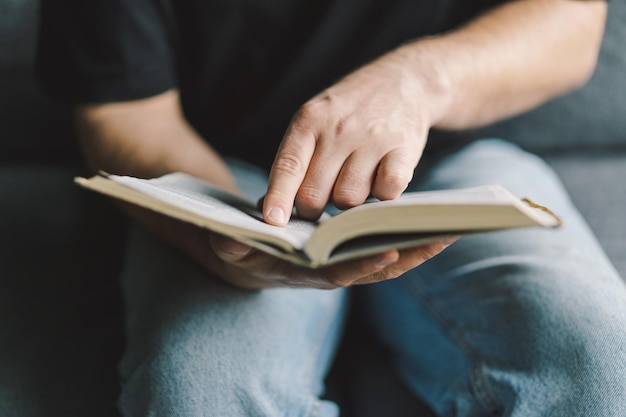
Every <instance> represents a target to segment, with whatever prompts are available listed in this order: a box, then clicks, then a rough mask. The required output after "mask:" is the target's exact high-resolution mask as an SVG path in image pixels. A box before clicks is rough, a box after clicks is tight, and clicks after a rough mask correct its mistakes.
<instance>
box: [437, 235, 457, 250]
mask: <svg viewBox="0 0 626 417" xmlns="http://www.w3.org/2000/svg"><path fill="white" fill-rule="evenodd" d="M460 238H461V237H460V236H454V237H450V238H447V239H444V240H443V241H442V242H441V244H442V245H443V248H444V249H445V248H447V247H448V246H450V245H452V244H453V243H454V242H456V241H457V240H459V239H460Z"/></svg>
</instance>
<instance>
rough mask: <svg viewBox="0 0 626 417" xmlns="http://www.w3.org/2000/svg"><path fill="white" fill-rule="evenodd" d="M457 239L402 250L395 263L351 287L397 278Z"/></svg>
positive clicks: (450, 238)
mask: <svg viewBox="0 0 626 417" xmlns="http://www.w3.org/2000/svg"><path fill="white" fill-rule="evenodd" d="M458 239H459V237H458V236H455V237H449V238H445V239H442V240H439V241H436V242H432V243H429V244H427V245H423V246H419V247H417V248H410V249H403V250H401V251H400V255H399V258H398V261H397V262H394V263H391V264H389V265H388V266H386V267H385V268H383V269H381V270H380V271H376V272H374V273H372V274H370V275H369V276H366V277H363V278H361V279H359V280H358V281H355V282H354V283H353V285H362V284H373V283H376V282H380V281H384V280H389V279H394V278H397V277H399V276H400V275H402V274H404V273H405V272H407V271H410V270H411V269H413V268H416V267H418V266H419V265H421V264H423V263H424V262H426V261H428V260H429V259H431V258H433V257H435V256H437V255H438V254H440V253H441V252H443V251H444V250H445V249H446V248H447V247H449V246H450V245H452V244H453V243H454V242H456V241H457V240H458Z"/></svg>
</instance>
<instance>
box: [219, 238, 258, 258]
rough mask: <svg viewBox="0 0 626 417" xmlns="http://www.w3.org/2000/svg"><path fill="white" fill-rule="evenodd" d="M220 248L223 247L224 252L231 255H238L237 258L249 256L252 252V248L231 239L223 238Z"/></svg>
mask: <svg viewBox="0 0 626 417" xmlns="http://www.w3.org/2000/svg"><path fill="white" fill-rule="evenodd" d="M220 246H221V247H222V250H223V251H224V252H226V253H228V254H230V255H236V256H244V255H247V254H248V252H250V250H251V248H250V246H248V245H245V244H243V243H239V242H237V241H236V240H232V239H229V238H221V239H220Z"/></svg>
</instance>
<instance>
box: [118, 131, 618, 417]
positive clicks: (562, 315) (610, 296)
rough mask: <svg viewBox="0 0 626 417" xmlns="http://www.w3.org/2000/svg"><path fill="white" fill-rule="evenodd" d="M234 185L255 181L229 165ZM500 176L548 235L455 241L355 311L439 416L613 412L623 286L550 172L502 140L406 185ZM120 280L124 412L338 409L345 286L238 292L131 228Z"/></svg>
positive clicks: (374, 291) (257, 185)
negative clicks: (332, 370)
mask: <svg viewBox="0 0 626 417" xmlns="http://www.w3.org/2000/svg"><path fill="white" fill-rule="evenodd" d="M233 169H234V170H235V172H236V174H237V176H238V178H239V180H240V183H241V185H242V188H243V189H244V190H245V191H246V192H248V193H249V194H250V195H251V196H253V197H257V196H259V195H260V194H262V193H263V192H264V184H265V183H264V177H263V175H262V174H260V173H258V172H256V171H255V170H253V169H250V168H249V167H246V166H244V165H241V164H233ZM494 182H499V183H501V184H503V185H505V186H506V187H507V188H508V189H510V190H511V191H513V192H514V193H516V194H518V195H519V196H520V197H522V196H523V197H529V198H531V199H533V200H535V201H537V202H540V203H542V204H546V205H548V206H549V207H550V208H552V209H553V210H554V211H555V212H557V213H558V214H560V215H561V216H562V217H563V218H564V220H565V225H564V226H563V227H562V228H561V229H559V230H539V229H527V230H515V231H504V232H496V233H489V234H482V235H476V236H467V237H464V238H462V239H461V240H460V241H459V242H457V243H455V244H454V245H452V246H451V247H450V248H448V249H447V250H446V251H445V252H444V253H442V254H440V255H438V256H437V257H435V258H433V259H431V260H430V261H428V262H426V263H425V264H423V265H422V266H420V267H418V268H415V269H414V270H412V271H410V272H408V273H406V274H405V275H404V276H402V277H400V278H398V279H396V280H392V281H387V282H384V283H380V284H376V285H371V286H365V287H361V288H360V291H362V295H363V297H364V298H365V301H366V305H367V307H368V308H367V311H366V312H363V313H362V314H365V315H366V319H367V321H368V322H369V323H371V324H372V326H373V327H374V329H375V330H376V332H377V334H378V335H380V338H381V340H382V341H383V342H384V343H385V344H386V345H387V346H388V347H389V348H390V349H391V350H392V352H393V353H394V355H393V358H394V365H395V369H396V370H397V372H398V373H399V374H400V375H401V377H402V378H403V379H404V381H405V382H406V384H407V385H408V386H409V387H410V388H411V390H412V391H413V392H414V393H415V394H416V395H419V396H420V397H421V398H423V399H424V400H425V401H427V402H428V404H429V405H430V406H431V407H432V408H433V410H435V411H436V412H437V413H438V414H439V415H441V416H459V417H461V416H462V417H470V416H472V417H473V416H512V417H533V416H537V417H539V416H542V417H543V416H553V417H578V416H580V417H582V416H585V417H596V416H602V417H624V416H626V286H625V285H624V283H623V281H622V280H621V279H620V277H619V276H618V274H617V272H616V271H615V270H614V268H613V267H612V266H611V264H610V262H609V261H608V260H607V258H606V256H605V255H604V254H603V252H602V250H601V249H600V247H599V245H598V243H597V242H596V240H595V238H594V237H593V235H592V233H591V232H590V231H589V229H588V227H587V226H586V225H585V223H584V221H583V219H582V218H581V217H580V215H579V214H578V213H577V211H576V210H575V208H574V207H573V206H572V203H571V202H570V200H569V199H568V197H567V195H566V193H565V192H564V190H563V187H562V185H561V184H560V182H559V181H558V179H557V178H556V177H555V175H554V174H553V173H552V171H551V170H550V169H549V168H548V167H547V166H546V165H545V164H544V163H543V162H542V161H541V160H540V159H538V158H536V157H535V156H532V155H530V154H528V153H525V152H523V151H522V150H520V149H519V148H517V147H515V146H513V145H510V144H507V143H506V142H503V141H499V140H483V141H478V142H475V143H473V144H471V145H469V146H467V147H466V148H464V149H462V150H460V151H459V152H457V153H455V154H454V155H451V156H449V157H447V158H445V159H444V160H442V161H440V162H439V163H438V164H437V165H435V166H434V167H433V168H432V169H430V171H429V173H428V175H427V176H425V177H424V178H421V179H420V181H418V182H416V183H415V184H413V185H412V186H411V187H412V189H436V188H452V187H465V186H473V185H479V184H485V183H494ZM128 251H129V253H128V262H127V266H126V270H125V274H124V281H123V282H124V290H125V296H126V305H127V329H126V331H127V338H128V343H127V349H126V352H125V354H124V357H123V360H122V362H121V364H120V370H121V374H122V378H123V382H124V388H123V392H122V395H121V398H120V401H119V405H120V409H121V410H122V412H123V414H124V416H126V417H130V416H133V417H134V416H168V417H174V416H220V417H225V416H227V417H238V416H255V417H256V416H259V417H262V416H268V417H269V416H272V417H274V416H281V417H282V416H324V417H331V416H338V415H339V410H338V409H337V407H336V405H334V404H333V403H330V402H328V401H322V400H320V399H319V396H320V395H321V394H322V393H323V388H324V387H323V378H324V376H325V374H326V372H327V370H328V368H329V366H330V363H331V361H332V358H333V353H334V350H335V348H336V345H337V342H338V338H339V336H340V334H341V326H342V322H343V319H344V315H345V310H346V291H343V290H336V291H322V290H303V289H272V290H264V291H261V292H255V293H250V292H245V291H240V290H237V289H234V288H231V287H229V286H227V285H224V284H222V283H221V282H219V280H217V279H214V278H212V277H210V276H207V274H206V273H204V272H202V271H201V270H199V269H198V268H196V267H195V266H194V265H192V264H191V263H190V262H188V261H187V260H186V259H183V258H182V257H180V256H179V255H178V254H176V253H174V252H172V251H171V250H169V249H168V248H167V247H165V246H163V245H162V244H160V243H158V242H156V241H154V240H153V239H151V238H150V237H148V236H146V235H144V234H143V233H142V232H139V231H136V232H135V233H134V235H133V237H132V239H131V242H130V245H129V249H128Z"/></svg>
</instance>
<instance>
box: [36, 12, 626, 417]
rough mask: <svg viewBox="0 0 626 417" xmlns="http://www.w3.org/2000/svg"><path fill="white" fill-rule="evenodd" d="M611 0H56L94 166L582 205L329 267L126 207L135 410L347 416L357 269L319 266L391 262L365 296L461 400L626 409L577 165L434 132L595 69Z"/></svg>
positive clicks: (67, 76)
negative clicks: (344, 402)
mask: <svg viewBox="0 0 626 417" xmlns="http://www.w3.org/2000/svg"><path fill="white" fill-rule="evenodd" d="M457 3H458V4H457ZM605 15H606V4H605V3H604V2H602V1H599V0H598V1H574V0H571V1H567V0H524V1H513V2H497V1H491V2H490V1H484V2H475V3H473V4H472V5H469V6H468V5H465V4H463V2H454V1H442V2H437V3H434V2H426V1H421V2H420V1H408V0H395V1H386V2H381V1H374V0H369V1H366V0H363V1H356V0H334V1H330V0H328V1H316V2H314V1H304V0H303V1H299V2H294V1H282V2H280V1H268V0H241V1H238V2H235V1H233V2H225V1H224V2H222V1H217V0H216V1H207V2H191V1H188V2H169V1H166V0H160V1H157V0H153V1H149V0H136V1H133V2H124V1H121V0H115V1H113V0H107V1H104V0H102V1H92V2H80V1H74V0H64V1H57V2H55V3H54V4H52V3H51V2H44V4H43V19H42V34H41V54H40V74H41V77H42V80H43V82H44V85H45V86H46V87H47V89H48V90H49V91H50V92H51V93H53V94H55V95H57V96H59V97H64V98H66V99H69V100H71V101H72V102H74V103H76V120H77V129H78V133H79V137H80V139H81V144H82V147H83V150H84V154H85V158H86V160H87V162H88V164H89V166H90V167H91V168H93V169H104V170H106V171H109V172H113V173H123V174H132V175H136V176H147V177H151V176H157V175H160V174H164V173H167V172H172V171H185V172H188V173H190V174H193V175H195V176H197V177H199V178H203V179H205V180H206V181H208V182H211V183H213V184H215V185H217V186H220V187H222V188H225V189H227V190H230V191H232V192H236V193H244V194H247V195H248V196H250V197H253V198H260V197H264V199H263V214H264V217H265V219H266V221H267V222H268V223H271V224H275V225H279V226H280V225H284V224H285V222H286V221H287V220H288V218H289V216H290V214H291V212H292V209H293V208H294V207H295V209H296V210H297V212H298V213H299V214H300V215H302V216H304V217H308V218H316V217H318V216H319V215H320V213H321V211H322V210H323V208H324V207H325V206H326V205H327V203H328V202H332V203H333V204H335V205H336V206H337V207H338V208H347V207H352V206H355V205H358V204H361V203H362V202H363V201H364V200H365V199H366V198H367V197H368V195H370V194H371V195H373V196H374V197H377V198H380V199H393V198H396V197H397V196H398V195H400V193H402V192H403V191H404V190H405V189H406V188H407V187H410V188H411V189H429V188H444V187H461V186H470V185H478V184H483V183H493V182H501V183H503V184H504V185H505V186H507V188H509V189H511V190H513V191H514V192H515V193H518V194H520V195H521V194H524V195H528V196H531V197H533V198H534V199H536V200H537V201H541V202H545V204H547V205H549V206H550V207H552V208H554V209H555V210H556V211H557V212H559V213H560V214H561V215H562V216H563V217H565V218H566V226H565V227H564V228H563V229H562V230H559V231H557V232H553V231H536V230H533V231H510V232H503V233H497V234H496V233H494V234H490V235H484V236H477V237H471V238H469V237H468V238H463V239H461V241H460V242H458V243H455V244H454V245H453V246H452V247H450V248H449V249H447V250H445V251H444V252H443V253H441V254H440V255H438V256H435V255H437V254H438V253H439V252H441V251H442V250H443V249H444V248H446V247H447V246H448V245H449V244H450V243H452V242H451V241H443V242H436V243H433V244H431V245H428V246H425V247H421V248H416V249H411V250H402V251H398V250H391V251H388V252H386V253H383V254H380V255H377V256H372V257H368V258H365V259H361V260H357V261H350V262H347V263H344V264H340V265H336V266H332V267H328V268H325V269H321V270H309V269H305V268H301V267H295V266H292V265H288V264H285V263H283V262H281V261H278V260H276V259H274V258H272V257H271V256H269V255H265V254H263V253H260V252H258V251H255V250H253V249H251V248H249V247H247V246H245V245H243V244H241V243H238V242H236V241H233V240H230V239H227V238H225V237H221V236H217V235H215V234H209V233H206V232H203V231H200V230H197V229H195V228H193V227H191V226H187V225H182V224H179V223H176V222H174V221H171V220H166V219H163V218H160V217H158V216H157V215H154V214H152V213H147V212H144V211H138V210H135V209H131V208H126V210H127V211H128V213H129V215H130V216H132V217H133V218H134V219H135V220H136V221H137V222H138V223H139V224H140V225H142V226H143V228H144V229H146V230H148V231H149V232H150V233H149V234H146V233H144V232H142V231H140V230H137V231H135V232H134V234H133V236H132V237H131V242H130V243H129V249H128V257H127V265H126V268H125V272H124V276H123V283H124V290H125V296H126V306H127V329H126V330H127V336H128V345H127V349H126V352H125V355H124V358H123V360H122V363H121V365H120V369H121V374H122V378H123V382H124V388H123V390H122V394H121V397H120V410H121V411H122V413H123V414H124V415H125V416H139V415H154V416H194V415H206V416H209V415H215V416H240V415H241V416H244V415H247V416H279V415H280V416H282V415H285V416H287V415H303V416H304V415H307V416H308V415H323V416H336V415H338V410H337V408H336V406H335V405H334V404H332V403H329V402H326V401H321V400H320V399H319V396H320V395H321V393H322V392H323V378H324V375H325V373H326V371H327V369H328V366H329V363H330V361H331V359H332V355H333V351H334V348H335V345H336V342H337V339H338V337H339V334H340V330H341V324H342V318H343V316H344V314H345V304H346V291H345V290H343V289H338V290H335V291H319V290H318V289H319V288H322V289H336V288H340V287H348V286H351V285H355V284H374V283H378V282H380V284H376V285H369V286H367V287H366V289H365V293H366V294H365V297H366V299H367V306H368V311H367V315H368V319H369V320H370V321H371V323H372V325H373V326H374V327H375V328H376V329H377V331H378V333H379V334H380V337H381V339H382V340H383V341H384V342H385V343H386V344H387V345H388V346H389V347H390V348H391V349H392V350H393V352H394V353H395V356H394V357H395V359H396V362H397V363H396V365H397V369H398V372H399V373H400V374H401V376H402V377H403V379H404V380H405V382H406V383H407V384H408V386H409V387H410V388H411V389H412V390H413V391H414V392H415V393H416V395H420V396H421V397H422V398H424V399H425V400H426V401H427V402H428V403H429V404H430V406H431V407H432V408H433V409H434V410H435V411H436V412H438V413H439V414H440V415H442V416H487V415H510V416H533V415H536V416H546V415H550V416H568V417H569V416H623V415H624V413H625V412H626V400H624V398H626V396H624V394H625V393H626V383H625V380H626V378H625V376H626V375H625V370H624V366H623V363H626V362H625V361H624V359H626V357H625V355H626V353H624V352H626V349H625V348H626V346H625V345H626V341H625V338H624V337H623V336H622V335H621V333H623V332H622V330H621V329H623V328H624V325H625V324H626V317H625V313H624V312H625V311H626V291H625V289H624V286H623V284H622V282H621V281H620V279H619V277H618V276H617V274H616V273H615V271H614V270H613V269H612V267H611V266H610V264H609V263H608V261H607V260H606V257H605V256H604V255H603V254H602V252H601V250H600V249H599V247H598V246H597V244H596V243H595V240H594V239H593V238H592V237H591V236H590V233H589V231H588V229H587V228H586V226H585V225H584V222H583V221H582V219H580V216H579V215H578V214H577V213H576V211H575V209H574V208H573V207H572V205H571V203H570V202H569V200H568V198H567V196H566V195H565V193H564V192H563V189H562V186H561V185H560V183H559V182H558V180H557V179H556V178H555V177H554V175H553V174H552V172H551V171H550V170H549V169H548V168H547V167H546V166H545V165H544V164H543V163H542V162H541V161H539V160H538V159H536V158H535V157H533V156H532V155H529V154H527V153H525V152H523V151H521V150H520V149H518V148H517V147H514V146H513V145H510V144H507V143H506V142H503V141H500V140H479V141H475V142H473V143H471V144H466V146H463V147H460V145H461V144H456V143H451V142H449V141H446V140H445V139H441V141H440V142H439V143H438V142H437V139H436V136H434V135H432V137H431V139H430V141H429V142H428V144H427V137H428V135H429V131H431V129H444V130H445V129H467V128H471V127H476V126H480V125H484V124H488V123H491V122H494V121H496V120H499V119H502V118H505V117H508V116H511V115H514V114H517V113H520V112H523V111H526V110H528V109H531V108H533V107H535V106H537V105H538V104H540V103H543V102H545V101H546V100H548V99H550V98H552V97H554V96H556V95H559V94H563V93H565V92H566V91H569V90H571V89H573V88H576V87H578V86H580V85H582V84H583V83H584V82H585V81H586V80H587V79H588V78H589V77H590V75H591V74H592V72H593V69H594V66H595V61H596V58H597V53H598V49H599V45H600V41H601V37H602V32H603V27H604V19H605ZM283 133H284V134H283ZM281 138H282V141H280V139H281ZM435 154H437V155H443V156H441V158H434V155H435ZM232 157H236V158H237V159H236V160H235V159H229V158H232ZM242 160H244V161H245V162H242ZM250 163H252V164H255V165H260V166H262V167H265V168H269V179H268V182H267V183H266V182H265V174H263V173H262V171H260V170H258V169H257V168H254V167H252V166H251V165H249V164H250ZM416 166H417V167H418V168H422V169H421V170H419V169H418V171H416V175H415V178H414V179H413V181H411V180H412V178H413V176H414V170H415V168H416ZM154 235H156V236H158V237H159V239H154V238H153V236H154ZM162 242H166V243H162ZM172 248H176V249H177V250H173V249H172ZM179 252H181V253H183V254H184V256H182V255H179ZM433 257H434V258H433ZM430 258H432V259H431V260H429V261H428V262H427V263H424V262H425V261H426V260H428V259H430ZM401 275H402V277H401V278H399V279H397V280H392V279H391V278H395V277H398V276H401ZM383 281H384V282H383ZM291 287H304V288H299V289H293V288H291ZM250 290H262V291H250Z"/></svg>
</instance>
